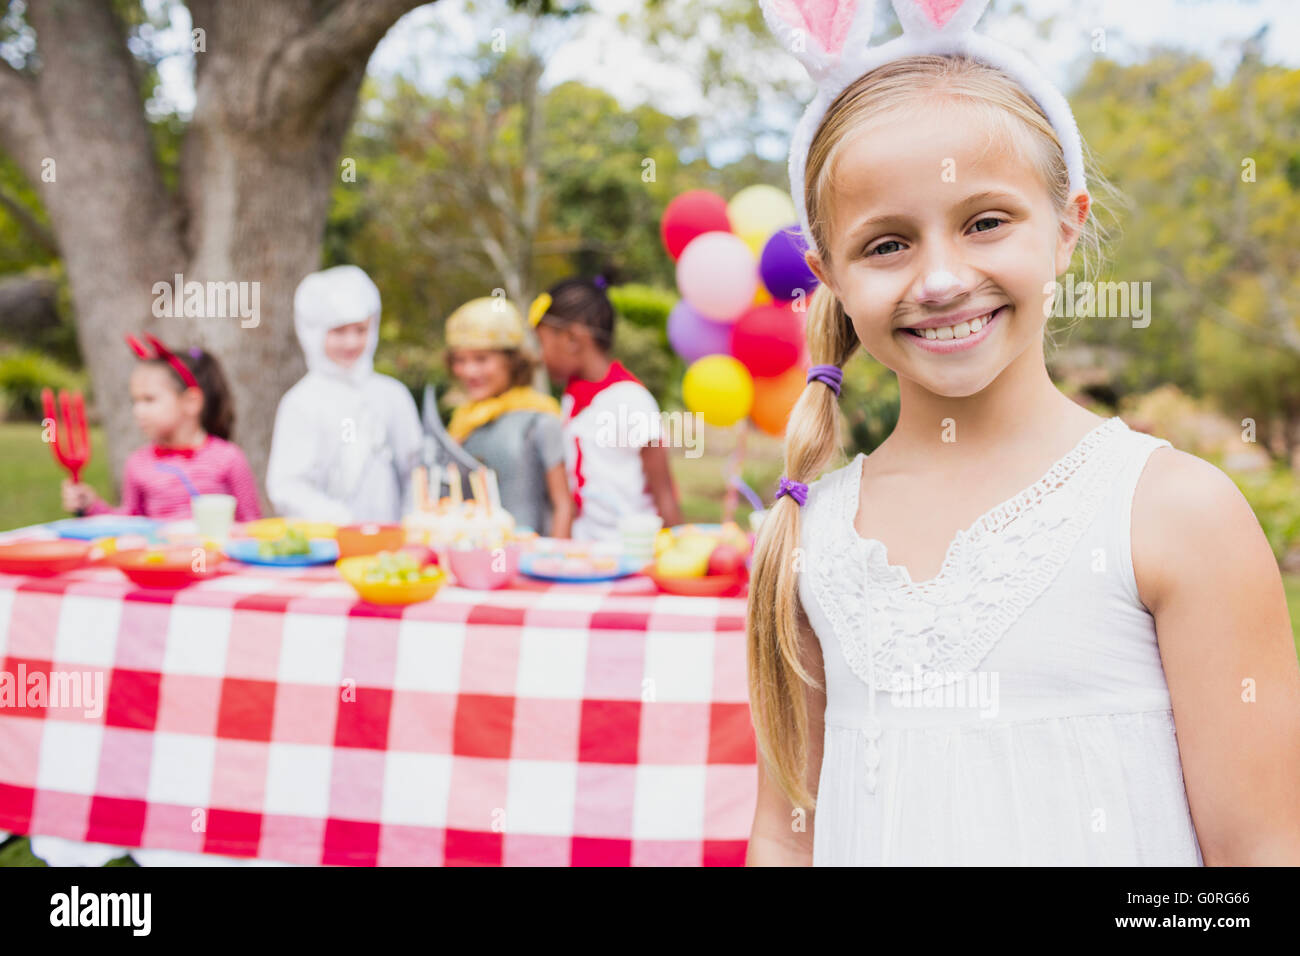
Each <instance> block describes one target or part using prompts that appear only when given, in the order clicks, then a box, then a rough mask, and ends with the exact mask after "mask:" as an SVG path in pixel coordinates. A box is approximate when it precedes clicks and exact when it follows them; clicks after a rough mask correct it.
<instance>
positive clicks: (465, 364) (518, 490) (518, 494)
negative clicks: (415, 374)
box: [445, 298, 573, 538]
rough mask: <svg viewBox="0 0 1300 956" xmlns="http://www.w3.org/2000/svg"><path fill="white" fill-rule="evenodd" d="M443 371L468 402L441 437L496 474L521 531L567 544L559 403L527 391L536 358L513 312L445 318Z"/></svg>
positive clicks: (495, 304)
mask: <svg viewBox="0 0 1300 956" xmlns="http://www.w3.org/2000/svg"><path fill="white" fill-rule="evenodd" d="M445 337H446V344H447V351H446V353H445V355H446V362H447V370H448V371H449V372H451V374H452V375H453V376H454V377H455V379H456V381H457V382H458V383H460V387H461V390H462V391H463V392H464V394H465V397H466V399H468V401H466V402H465V403H464V404H463V405H461V406H460V407H459V408H457V409H456V411H455V412H453V413H452V416H451V421H449V422H448V423H447V433H448V434H449V435H450V436H451V437H452V438H453V439H455V440H456V441H458V442H460V443H461V444H462V445H464V447H465V450H466V451H467V452H469V453H470V454H471V455H473V456H474V457H475V458H476V459H478V460H479V461H481V462H482V463H483V464H484V465H486V466H487V467H488V468H491V469H492V470H493V471H495V472H496V473H497V479H498V481H499V484H500V489H499V490H500V492H501V504H502V506H503V507H504V508H505V509H506V511H508V512H510V514H511V515H512V516H513V517H514V519H515V522H516V523H517V524H519V525H521V526H525V527H529V528H532V529H533V530H534V531H536V532H538V533H539V534H543V535H549V536H550V537H553V538H567V537H568V536H569V529H570V527H571V525H572V522H573V505H572V499H571V498H570V496H569V485H568V481H567V480H566V478H565V476H564V447H563V445H562V444H561V434H560V424H561V423H560V403H559V402H557V401H556V400H555V399H554V398H552V397H551V396H550V395H544V394H543V393H541V392H539V391H537V390H536V389H535V388H533V387H532V381H533V372H534V371H535V370H536V368H537V364H538V358H537V356H536V355H534V354H532V351H531V350H530V349H529V348H528V346H527V343H526V338H525V331H524V318H523V316H522V315H521V314H520V312H519V310H518V309H516V308H515V307H514V306H513V305H512V304H510V303H509V302H506V301H504V300H500V299H495V298H482V299H473V300H471V301H469V302H466V303H465V304H464V305H462V306H461V307H460V308H458V309H457V310H456V311H455V312H453V313H452V314H451V315H450V316H448V318H447V327H446V336H445Z"/></svg>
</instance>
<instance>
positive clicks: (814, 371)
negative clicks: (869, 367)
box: [806, 365, 844, 398]
mask: <svg viewBox="0 0 1300 956" xmlns="http://www.w3.org/2000/svg"><path fill="white" fill-rule="evenodd" d="M806 381H807V382H822V383H824V384H825V385H826V386H827V387H828V388H829V389H830V390H831V391H832V392H834V393H835V397H836V398H839V395H840V382H842V381H844V372H843V371H841V369H840V367H839V366H838V365H814V366H813V367H812V368H810V369H809V370H808V378H807V379H806Z"/></svg>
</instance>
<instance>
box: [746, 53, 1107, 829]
mask: <svg viewBox="0 0 1300 956" xmlns="http://www.w3.org/2000/svg"><path fill="white" fill-rule="evenodd" d="M918 100H920V101H928V102H940V101H944V100H947V101H950V102H951V101H956V102H959V103H961V104H963V105H966V106H969V107H972V108H976V109H980V110H982V111H983V113H984V116H985V118H987V120H988V128H989V142H990V146H992V145H993V143H994V141H995V140H994V137H995V135H996V134H999V133H1003V134H1006V138H1009V139H1012V138H1013V141H1015V140H1019V141H1020V142H1024V143H1028V144H1029V145H1030V146H1031V147H1032V148H1031V149H1030V150H1029V157H1030V159H1031V161H1032V162H1033V164H1034V167H1035V169H1036V170H1037V171H1038V172H1039V174H1040V175H1041V177H1042V181H1043V183H1044V185H1045V186H1046V188H1047V191H1048V194H1049V196H1050V197H1051V200H1052V204H1053V207H1054V208H1055V209H1056V210H1057V211H1058V213H1060V215H1061V216H1062V217H1064V216H1065V214H1066V210H1067V207H1068V205H1069V199H1070V175H1069V170H1068V169H1067V168H1066V165H1065V156H1064V153H1063V151H1062V149H1061V143H1060V140H1059V139H1058V138H1057V135H1056V131H1055V130H1054V129H1053V128H1052V124H1051V123H1050V122H1049V121H1048V119H1047V117H1046V116H1045V115H1044V114H1043V111H1042V110H1041V109H1039V107H1038V105H1037V104H1036V103H1035V102H1034V100H1033V98H1032V97H1030V96H1029V94H1028V93H1026V92H1025V91H1024V90H1023V89H1022V88H1021V87H1020V85H1019V84H1018V83H1017V82H1016V81H1015V80H1013V79H1011V78H1010V77H1009V76H1007V75H1006V74H1005V73H1003V72H1002V71H1000V70H998V69H996V68H994V67H991V66H988V65H986V64H984V63H981V62H979V61H977V60H973V59H970V58H969V57H964V56H938V55H924V56H913V57H906V58H903V59H899V60H894V61H892V62H890V63H887V64H885V65H884V66H881V67H879V68H877V69H875V70H872V71H870V72H868V73H866V74H865V75H863V76H862V77H860V78H859V79H858V80H857V81H856V82H854V83H853V84H851V85H850V86H849V87H848V88H847V89H845V90H844V92H842V93H841V94H840V95H839V96H838V97H837V98H836V99H835V101H834V102H833V103H832V104H831V106H830V109H828V110H827V112H826V116H825V117H824V118H823V119H822V122H821V125H820V126H819V127H818V129H817V133H816V135H815V136H814V137H813V140H812V144H811V145H810V147H809V150H808V163H807V169H806V173H805V177H804V182H805V187H804V202H805V205H806V207H807V210H808V222H809V226H810V228H811V230H812V237H813V241H814V243H815V244H816V247H817V252H818V255H819V256H820V257H821V261H822V262H823V263H830V261H831V256H830V248H829V242H828V241H827V228H828V224H827V220H828V217H827V215H826V212H825V210H826V206H827V201H826V200H827V197H828V195H829V193H830V190H831V188H832V178H833V171H834V167H835V162H836V159H837V157H838V156H839V153H840V151H841V149H842V148H843V145H844V143H845V142H846V141H847V139H848V136H849V134H850V133H851V132H853V131H854V130H856V129H857V128H858V127H860V126H861V125H863V124H864V123H866V122H867V121H868V120H871V119H876V118H879V117H880V116H881V115H882V114H885V113H888V112H891V111H894V110H901V109H907V108H913V109H914V108H915V107H916V104H917V102H918ZM1085 158H1086V159H1087V160H1088V165H1089V167H1090V168H1089V169H1088V171H1087V177H1088V180H1089V182H1090V184H1092V189H1090V192H1093V191H1095V190H1097V189H1100V190H1103V191H1108V192H1109V191H1111V190H1110V187H1109V184H1108V183H1106V181H1105V180H1104V179H1103V178H1102V177H1101V176H1100V175H1098V174H1097V173H1096V171H1095V169H1093V168H1091V167H1092V165H1093V164H1092V163H1091V157H1090V155H1089V154H1088V153H1087V152H1086V147H1085ZM1104 238H1105V231H1104V229H1102V227H1100V226H1099V225H1098V224H1097V221H1096V219H1095V217H1093V216H1092V215H1089V217H1088V218H1087V220H1086V221H1085V222H1084V224H1083V227H1082V230H1081V234H1080V236H1079V241H1078V245H1077V247H1076V248H1077V249H1078V251H1079V254H1080V257H1081V259H1082V265H1083V269H1084V274H1085V277H1090V276H1091V275H1092V274H1093V272H1094V270H1095V268H1096V265H1097V263H1098V259H1099V256H1100V248H1101V244H1102V241H1103V240H1104ZM806 327H807V338H808V356H809V358H810V359H811V361H812V362H813V363H814V364H830V365H838V366H841V367H842V366H843V365H844V363H845V362H846V361H847V360H848V359H849V358H850V357H851V356H852V355H853V353H854V352H855V351H856V350H857V348H858V346H859V344H860V343H859V340H858V336H857V332H856V331H855V330H854V328H853V324H852V322H851V321H850V319H849V317H848V316H847V315H846V314H845V312H844V309H843V307H842V306H841V305H840V302H839V301H838V300H837V299H836V298H835V296H834V294H833V293H832V292H831V290H830V289H829V288H828V287H827V286H826V285H821V286H818V288H817V289H816V291H815V292H814V293H813V295H812V298H811V301H810V304H809V309H808V320H807V326H806ZM839 435H840V417H839V402H838V398H837V396H836V394H835V393H834V392H833V391H832V390H831V389H830V388H828V387H827V386H826V385H824V384H822V383H820V382H813V383H811V384H809V385H807V386H805V387H804V390H803V393H802V394H801V395H800V396H799V400H798V401H797V402H796V403H795V406H794V409H793V410H792V411H791V413H790V421H789V424H788V425H787V427H786V432H785V475H786V476H787V477H788V478H790V479H791V480H793V481H799V482H803V483H805V484H807V483H810V482H812V481H813V480H814V479H815V478H817V477H818V476H819V475H820V474H821V473H822V472H823V471H824V470H825V468H826V466H827V465H828V464H829V463H830V461H831V459H832V458H833V457H834V456H835V455H836V454H837V453H838V452H839ZM799 520H800V516H799V505H798V504H797V503H796V502H795V501H793V500H791V498H790V497H789V496H788V495H785V496H782V497H781V498H778V499H777V500H776V502H775V503H774V504H773V505H772V507H771V508H770V509H769V510H768V512H767V516H766V517H765V518H764V520H763V524H762V526H761V528H760V531H759V535H758V540H757V542H756V546H755V551H754V559H753V569H752V574H751V578H750V585H749V609H748V616H747V620H748V624H747V628H748V660H749V698H750V707H751V710H752V713H753V717H754V730H755V735H756V737H757V739H758V748H759V753H760V758H759V759H760V760H764V761H766V767H767V772H768V774H769V776H770V777H771V778H772V779H773V780H774V782H775V783H777V784H778V785H779V786H780V788H781V790H782V791H783V792H784V793H785V795H786V797H787V798H789V800H790V802H791V803H792V804H793V805H795V806H798V807H808V808H811V807H813V806H815V803H816V801H815V799H814V798H813V796H812V795H811V794H810V793H809V790H808V786H807V780H806V777H807V769H808V767H807V764H808V746H807V744H808V713H807V703H806V699H805V694H806V692H807V687H809V686H819V685H818V684H817V682H816V681H815V680H814V678H813V677H812V676H811V675H810V674H809V673H808V669H807V666H806V661H805V660H804V659H803V657H802V648H801V645H800V630H801V628H800V621H799V619H798V617H799V608H798V599H797V581H798V577H797V571H798V569H797V568H796V567H795V562H794V557H795V549H796V548H797V547H798V546H799Z"/></svg>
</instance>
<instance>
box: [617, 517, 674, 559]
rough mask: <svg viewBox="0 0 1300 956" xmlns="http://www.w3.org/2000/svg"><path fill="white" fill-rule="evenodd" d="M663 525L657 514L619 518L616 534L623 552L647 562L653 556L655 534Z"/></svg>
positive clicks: (629, 556)
mask: <svg viewBox="0 0 1300 956" xmlns="http://www.w3.org/2000/svg"><path fill="white" fill-rule="evenodd" d="M663 526H664V519H663V518H662V517H660V516H659V515H649V514H639V515H626V516H624V517H622V518H620V519H619V522H618V534H619V538H620V539H621V541H622V544H623V554H624V555H626V556H627V557H628V558H631V559H632V560H634V561H640V562H641V563H642V564H649V563H650V562H651V561H653V560H654V556H655V535H657V534H658V533H659V529H660V528H662V527H663Z"/></svg>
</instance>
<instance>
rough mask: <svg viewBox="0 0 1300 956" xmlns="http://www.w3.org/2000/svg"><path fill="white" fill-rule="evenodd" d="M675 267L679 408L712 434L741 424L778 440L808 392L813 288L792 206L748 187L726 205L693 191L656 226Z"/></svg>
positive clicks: (770, 190) (671, 319)
mask: <svg viewBox="0 0 1300 956" xmlns="http://www.w3.org/2000/svg"><path fill="white" fill-rule="evenodd" d="M660 235H661V236H662V237H663V241H664V246H665V248H666V249H667V250H668V254H669V255H670V256H672V257H673V259H675V260H676V261H677V290H678V291H679V292H680V293H681V295H682V298H681V301H680V302H678V303H677V305H676V306H675V307H674V308H673V310H672V312H671V314H670V315H669V316H668V342H669V344H671V345H672V347H673V350H674V351H675V352H676V353H677V354H678V355H680V356H681V357H682V358H683V359H684V360H685V361H686V362H687V363H688V366H689V367H688V368H687V369H686V376H685V378H684V379H683V380H682V399H683V400H684V401H685V403H686V407H687V410H688V411H691V412H699V413H701V414H702V415H703V416H704V420H705V421H706V422H708V423H709V424H710V425H720V426H727V425H733V424H735V423H736V422H738V421H740V420H741V419H743V418H744V417H745V416H746V415H748V416H749V418H750V419H751V420H752V421H753V422H754V424H755V425H757V426H758V427H759V428H761V429H762V430H763V431H765V432H767V433H768V434H769V435H777V436H779V435H782V434H783V433H784V432H785V426H786V421H787V420H788V419H789V417H790V410H791V409H792V408H793V407H794V403H795V401H796V400H797V399H798V398H799V394H800V392H802V391H803V387H804V375H805V374H806V372H807V367H808V360H807V356H806V350H805V348H804V322H803V320H804V314H805V310H806V307H807V299H808V297H809V296H811V295H812V290H813V288H814V287H815V286H816V284H817V279H816V277H815V276H814V275H813V273H812V270H811V269H809V268H808V265H807V263H806V262H805V261H804V252H805V251H806V249H807V247H806V245H805V244H804V241H803V236H802V235H801V234H800V232H799V227H798V225H797V224H795V211H794V204H793V203H792V202H791V201H790V197H789V196H788V195H787V194H786V193H785V192H783V191H782V190H780V189H777V188H775V187H773V186H749V187H747V188H746V189H742V190H741V191H740V192H738V193H736V195H735V196H734V197H733V198H732V200H731V202H727V201H726V200H724V199H723V198H722V197H721V196H719V195H717V194H716V193H712V192H709V191H707V190H703V189H696V190H692V191H690V192H686V193H682V194H681V195H680V196H678V197H677V198H676V199H674V200H673V201H672V202H670V203H669V204H668V208H667V209H666V210H664V217H663V221H662V223H661V224H660Z"/></svg>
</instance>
